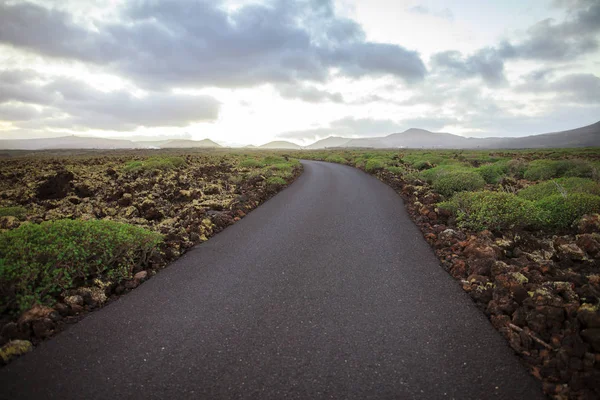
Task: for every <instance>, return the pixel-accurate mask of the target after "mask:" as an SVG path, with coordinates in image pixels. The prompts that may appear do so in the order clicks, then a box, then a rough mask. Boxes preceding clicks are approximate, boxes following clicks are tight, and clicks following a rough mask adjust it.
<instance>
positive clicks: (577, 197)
mask: <svg viewBox="0 0 600 400" xmlns="http://www.w3.org/2000/svg"><path fill="white" fill-rule="evenodd" d="M536 205H537V207H538V208H539V210H540V220H541V227H543V228H550V229H552V228H555V229H566V228H569V227H570V226H571V225H572V224H573V223H574V222H575V221H577V220H578V219H580V218H581V217H582V216H584V215H585V214H592V213H599V212H600V196H596V195H593V194H588V193H573V194H569V195H567V196H566V197H565V196H563V195H553V196H549V197H545V198H543V199H541V200H539V201H537V202H536Z"/></svg>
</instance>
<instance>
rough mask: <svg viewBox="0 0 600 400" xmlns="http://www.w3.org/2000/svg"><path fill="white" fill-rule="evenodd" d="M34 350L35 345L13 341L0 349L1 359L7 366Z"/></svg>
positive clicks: (28, 342)
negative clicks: (13, 360)
mask: <svg viewBox="0 0 600 400" xmlns="http://www.w3.org/2000/svg"><path fill="white" fill-rule="evenodd" d="M31 350H33V344H31V342H30V341H28V340H11V341H10V342H8V343H6V344H5V345H4V346H2V347H1V348H0V358H1V359H2V362H3V363H5V364H7V363H9V362H10V361H11V360H12V359H14V358H17V357H19V356H22V355H23V354H26V353H29V352H30V351H31Z"/></svg>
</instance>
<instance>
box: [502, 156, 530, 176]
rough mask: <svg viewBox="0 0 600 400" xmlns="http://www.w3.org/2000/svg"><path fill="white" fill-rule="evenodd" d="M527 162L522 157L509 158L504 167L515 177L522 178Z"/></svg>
mask: <svg viewBox="0 0 600 400" xmlns="http://www.w3.org/2000/svg"><path fill="white" fill-rule="evenodd" d="M528 165H529V163H528V162H527V161H525V160H523V159H522V158H516V159H513V160H509V161H508V162H507V163H506V167H507V168H508V173H509V174H510V175H511V176H514V177H515V178H518V179H522V178H523V175H525V171H527V166H528Z"/></svg>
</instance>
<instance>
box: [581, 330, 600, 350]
mask: <svg viewBox="0 0 600 400" xmlns="http://www.w3.org/2000/svg"><path fill="white" fill-rule="evenodd" d="M581 337H582V338H583V339H584V340H585V341H586V342H588V343H589V344H591V345H592V347H593V348H594V351H597V352H600V328H589V329H584V330H582V331H581Z"/></svg>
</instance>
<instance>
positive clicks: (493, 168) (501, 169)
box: [476, 161, 508, 183]
mask: <svg viewBox="0 0 600 400" xmlns="http://www.w3.org/2000/svg"><path fill="white" fill-rule="evenodd" d="M476 171H477V173H479V175H481V177H482V178H483V179H484V180H485V182H486V183H498V182H500V179H502V178H504V177H505V176H506V175H507V173H508V165H507V164H506V163H505V162H502V161H500V162H497V163H494V164H485V165H482V166H481V167H479V168H477V169H476Z"/></svg>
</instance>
